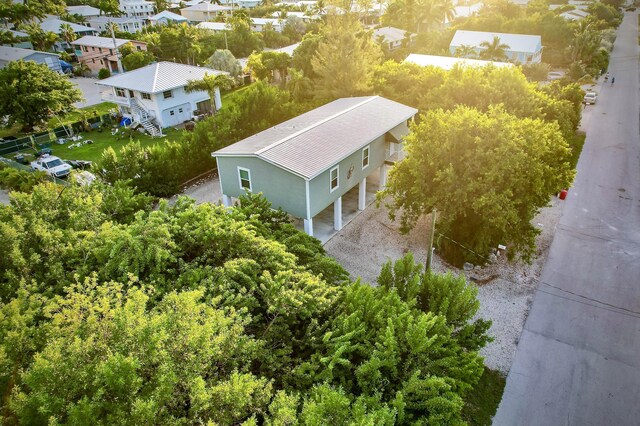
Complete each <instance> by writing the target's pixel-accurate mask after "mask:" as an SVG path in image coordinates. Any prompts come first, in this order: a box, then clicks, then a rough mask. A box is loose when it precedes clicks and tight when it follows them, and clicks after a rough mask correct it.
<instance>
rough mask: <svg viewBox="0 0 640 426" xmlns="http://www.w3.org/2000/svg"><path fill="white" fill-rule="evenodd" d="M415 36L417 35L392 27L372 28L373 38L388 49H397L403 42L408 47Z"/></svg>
mask: <svg viewBox="0 0 640 426" xmlns="http://www.w3.org/2000/svg"><path fill="white" fill-rule="evenodd" d="M416 37H417V35H416V34H414V33H411V32H408V31H405V30H401V29H400V28H394V27H382V28H378V29H375V30H373V39H374V40H375V41H376V42H379V43H381V44H382V45H383V46H384V47H385V48H386V49H388V50H396V49H399V48H401V47H402V46H403V43H405V44H406V46H407V47H408V46H410V45H411V44H413V42H414V40H415V38H416Z"/></svg>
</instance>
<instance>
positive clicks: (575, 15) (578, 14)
mask: <svg viewBox="0 0 640 426" xmlns="http://www.w3.org/2000/svg"><path fill="white" fill-rule="evenodd" d="M590 15H591V14H590V13H589V12H585V11H584V10H580V9H575V10H569V11H567V12H564V13H561V14H560V16H562V17H563V18H564V19H566V20H568V21H581V20H583V19H585V18H586V17H588V16H590Z"/></svg>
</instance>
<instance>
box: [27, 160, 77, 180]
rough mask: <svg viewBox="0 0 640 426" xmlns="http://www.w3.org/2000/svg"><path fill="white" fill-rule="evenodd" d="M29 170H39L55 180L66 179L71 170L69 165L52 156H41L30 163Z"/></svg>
mask: <svg viewBox="0 0 640 426" xmlns="http://www.w3.org/2000/svg"><path fill="white" fill-rule="evenodd" d="M31 168H32V169H33V170H41V171H43V172H45V173H46V174H48V175H49V176H53V177H56V178H63V177H66V176H67V175H68V174H69V172H70V171H71V169H72V167H71V166H70V165H68V164H67V163H65V162H64V161H62V160H61V159H59V158H58V157H56V156H53V155H43V156H42V157H40V158H38V159H37V160H35V161H32V162H31Z"/></svg>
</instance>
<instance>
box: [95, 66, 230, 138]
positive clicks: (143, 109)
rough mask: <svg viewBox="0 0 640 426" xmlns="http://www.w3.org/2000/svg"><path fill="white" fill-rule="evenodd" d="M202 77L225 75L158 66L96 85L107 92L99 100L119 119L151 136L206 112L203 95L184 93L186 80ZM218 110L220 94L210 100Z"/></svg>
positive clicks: (207, 105) (207, 101) (206, 101)
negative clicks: (115, 106)
mask: <svg viewBox="0 0 640 426" xmlns="http://www.w3.org/2000/svg"><path fill="white" fill-rule="evenodd" d="M206 74H208V75H218V74H225V73H224V72H223V71H218V70H212V69H209V68H204V67H195V66H192V65H184V64H177V63H174V62H158V63H155V64H151V65H147V66H146V67H142V68H138V69H136V70H133V71H129V72H125V73H123V74H119V75H117V76H113V77H110V78H107V79H104V80H100V81H98V84H99V85H101V86H104V87H106V88H107V89H108V90H106V91H105V92H103V94H102V99H103V100H105V101H109V102H114V103H116V104H118V107H119V109H120V112H121V113H122V115H123V116H125V117H128V118H130V119H131V120H132V121H133V122H139V123H141V124H142V125H143V126H144V127H145V129H147V130H148V131H149V132H150V133H151V134H152V135H159V134H160V132H161V130H160V129H162V128H165V127H169V126H175V125H178V124H182V123H184V122H185V121H188V120H191V119H192V118H193V117H194V116H195V115H198V114H202V113H206V112H210V111H211V109H212V105H211V98H210V97H209V94H208V93H207V92H193V93H187V92H186V91H185V86H186V85H187V84H188V82H189V81H190V80H201V79H202V78H203V77H204V76H205V75H206ZM214 102H215V105H216V107H217V108H220V107H221V106H222V100H221V98H220V92H219V91H218V90H216V96H215V99H214Z"/></svg>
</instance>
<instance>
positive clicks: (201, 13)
mask: <svg viewBox="0 0 640 426" xmlns="http://www.w3.org/2000/svg"><path fill="white" fill-rule="evenodd" d="M230 10H231V7H230V6H220V5H219V4H214V3H198V4H194V5H193V6H189V7H184V8H182V9H180V14H181V15H182V16H184V17H185V18H187V19H188V20H189V21H191V22H207V21H213V20H215V19H216V17H217V16H218V14H219V13H221V12H224V13H226V12H228V11H230Z"/></svg>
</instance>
